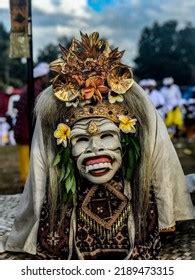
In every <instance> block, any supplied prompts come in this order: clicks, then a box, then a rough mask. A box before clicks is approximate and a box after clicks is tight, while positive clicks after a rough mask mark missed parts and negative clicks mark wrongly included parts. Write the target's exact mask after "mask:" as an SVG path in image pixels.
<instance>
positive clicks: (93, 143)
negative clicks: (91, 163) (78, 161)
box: [86, 136, 104, 154]
mask: <svg viewBox="0 0 195 280" xmlns="http://www.w3.org/2000/svg"><path fill="white" fill-rule="evenodd" d="M100 151H104V147H103V146H102V145H101V139H100V137H97V136H93V137H91V139H90V141H89V146H88V148H87V150H86V153H88V154H89V153H97V152H100Z"/></svg>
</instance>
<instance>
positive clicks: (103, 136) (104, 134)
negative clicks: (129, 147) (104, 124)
mask: <svg viewBox="0 0 195 280" xmlns="http://www.w3.org/2000/svg"><path fill="white" fill-rule="evenodd" d="M108 137H113V135H112V134H111V133H103V134H102V135H101V136H100V138H101V139H104V138H108Z"/></svg>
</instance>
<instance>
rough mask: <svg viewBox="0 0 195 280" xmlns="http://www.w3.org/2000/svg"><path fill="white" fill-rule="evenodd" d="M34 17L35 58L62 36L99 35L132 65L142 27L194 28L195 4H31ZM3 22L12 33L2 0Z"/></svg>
mask: <svg viewBox="0 0 195 280" xmlns="http://www.w3.org/2000/svg"><path fill="white" fill-rule="evenodd" d="M32 13H33V41H34V45H33V49H34V58H36V56H37V53H38V50H39V49H42V48H43V47H44V46H45V45H47V44H48V43H50V42H53V43H56V42H57V38H59V37H60V36H68V37H73V36H75V37H77V38H79V31H80V30H81V31H83V32H87V33H88V32H93V31H98V32H99V33H100V35H101V37H104V38H107V39H109V41H110V43H111V44H112V45H114V46H118V47H119V49H120V50H123V49H125V50H126V52H125V55H124V62H125V63H127V64H129V65H132V64H133V58H134V57H135V55H136V50H137V44H138V40H139V37H140V33H141V30H142V29H143V27H145V26H151V25H152V23H153V22H154V21H156V20H157V21H159V22H160V23H163V22H164V21H166V20H170V19H175V20H178V22H179V23H180V26H182V25H184V24H185V23H186V22H187V21H191V22H192V23H193V25H195V0H183V1H182V0H161V1H160V0H32ZM0 21H1V22H3V23H4V25H5V26H6V29H7V31H9V30H10V14H9V0H0Z"/></svg>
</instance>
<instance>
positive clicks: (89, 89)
mask: <svg viewBox="0 0 195 280" xmlns="http://www.w3.org/2000/svg"><path fill="white" fill-rule="evenodd" d="M108 92H109V88H108V87H107V86H105V85H104V80H103V79H102V78H101V77H90V78H89V79H87V80H86V82H85V87H84V88H83V89H82V97H83V99H84V100H88V99H91V98H93V99H94V100H98V101H102V99H103V95H104V94H105V93H108Z"/></svg>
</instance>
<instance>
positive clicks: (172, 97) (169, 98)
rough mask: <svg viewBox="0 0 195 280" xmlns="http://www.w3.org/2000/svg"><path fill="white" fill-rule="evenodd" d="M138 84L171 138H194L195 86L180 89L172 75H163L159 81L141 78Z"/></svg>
mask: <svg viewBox="0 0 195 280" xmlns="http://www.w3.org/2000/svg"><path fill="white" fill-rule="evenodd" d="M139 85H140V86H141V87H142V88H143V89H144V90H145V92H146V93H147V94H148V96H149V97H150V99H151V101H152V103H153V104H154V106H155V107H156V109H157V111H158V112H159V114H160V116H161V118H162V119H163V121H164V122H165V124H166V127H167V129H168V132H169V135H170V137H171V139H173V138H179V137H187V138H188V139H193V138H195V86H194V87H193V86H190V87H188V88H186V89H183V90H182V89H181V88H180V87H179V86H178V85H177V84H175V82H174V79H173V78H172V77H165V78H164V79H163V80H162V81H161V82H160V83H157V82H156V81H155V80H154V79H143V80H140V81H139Z"/></svg>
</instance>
